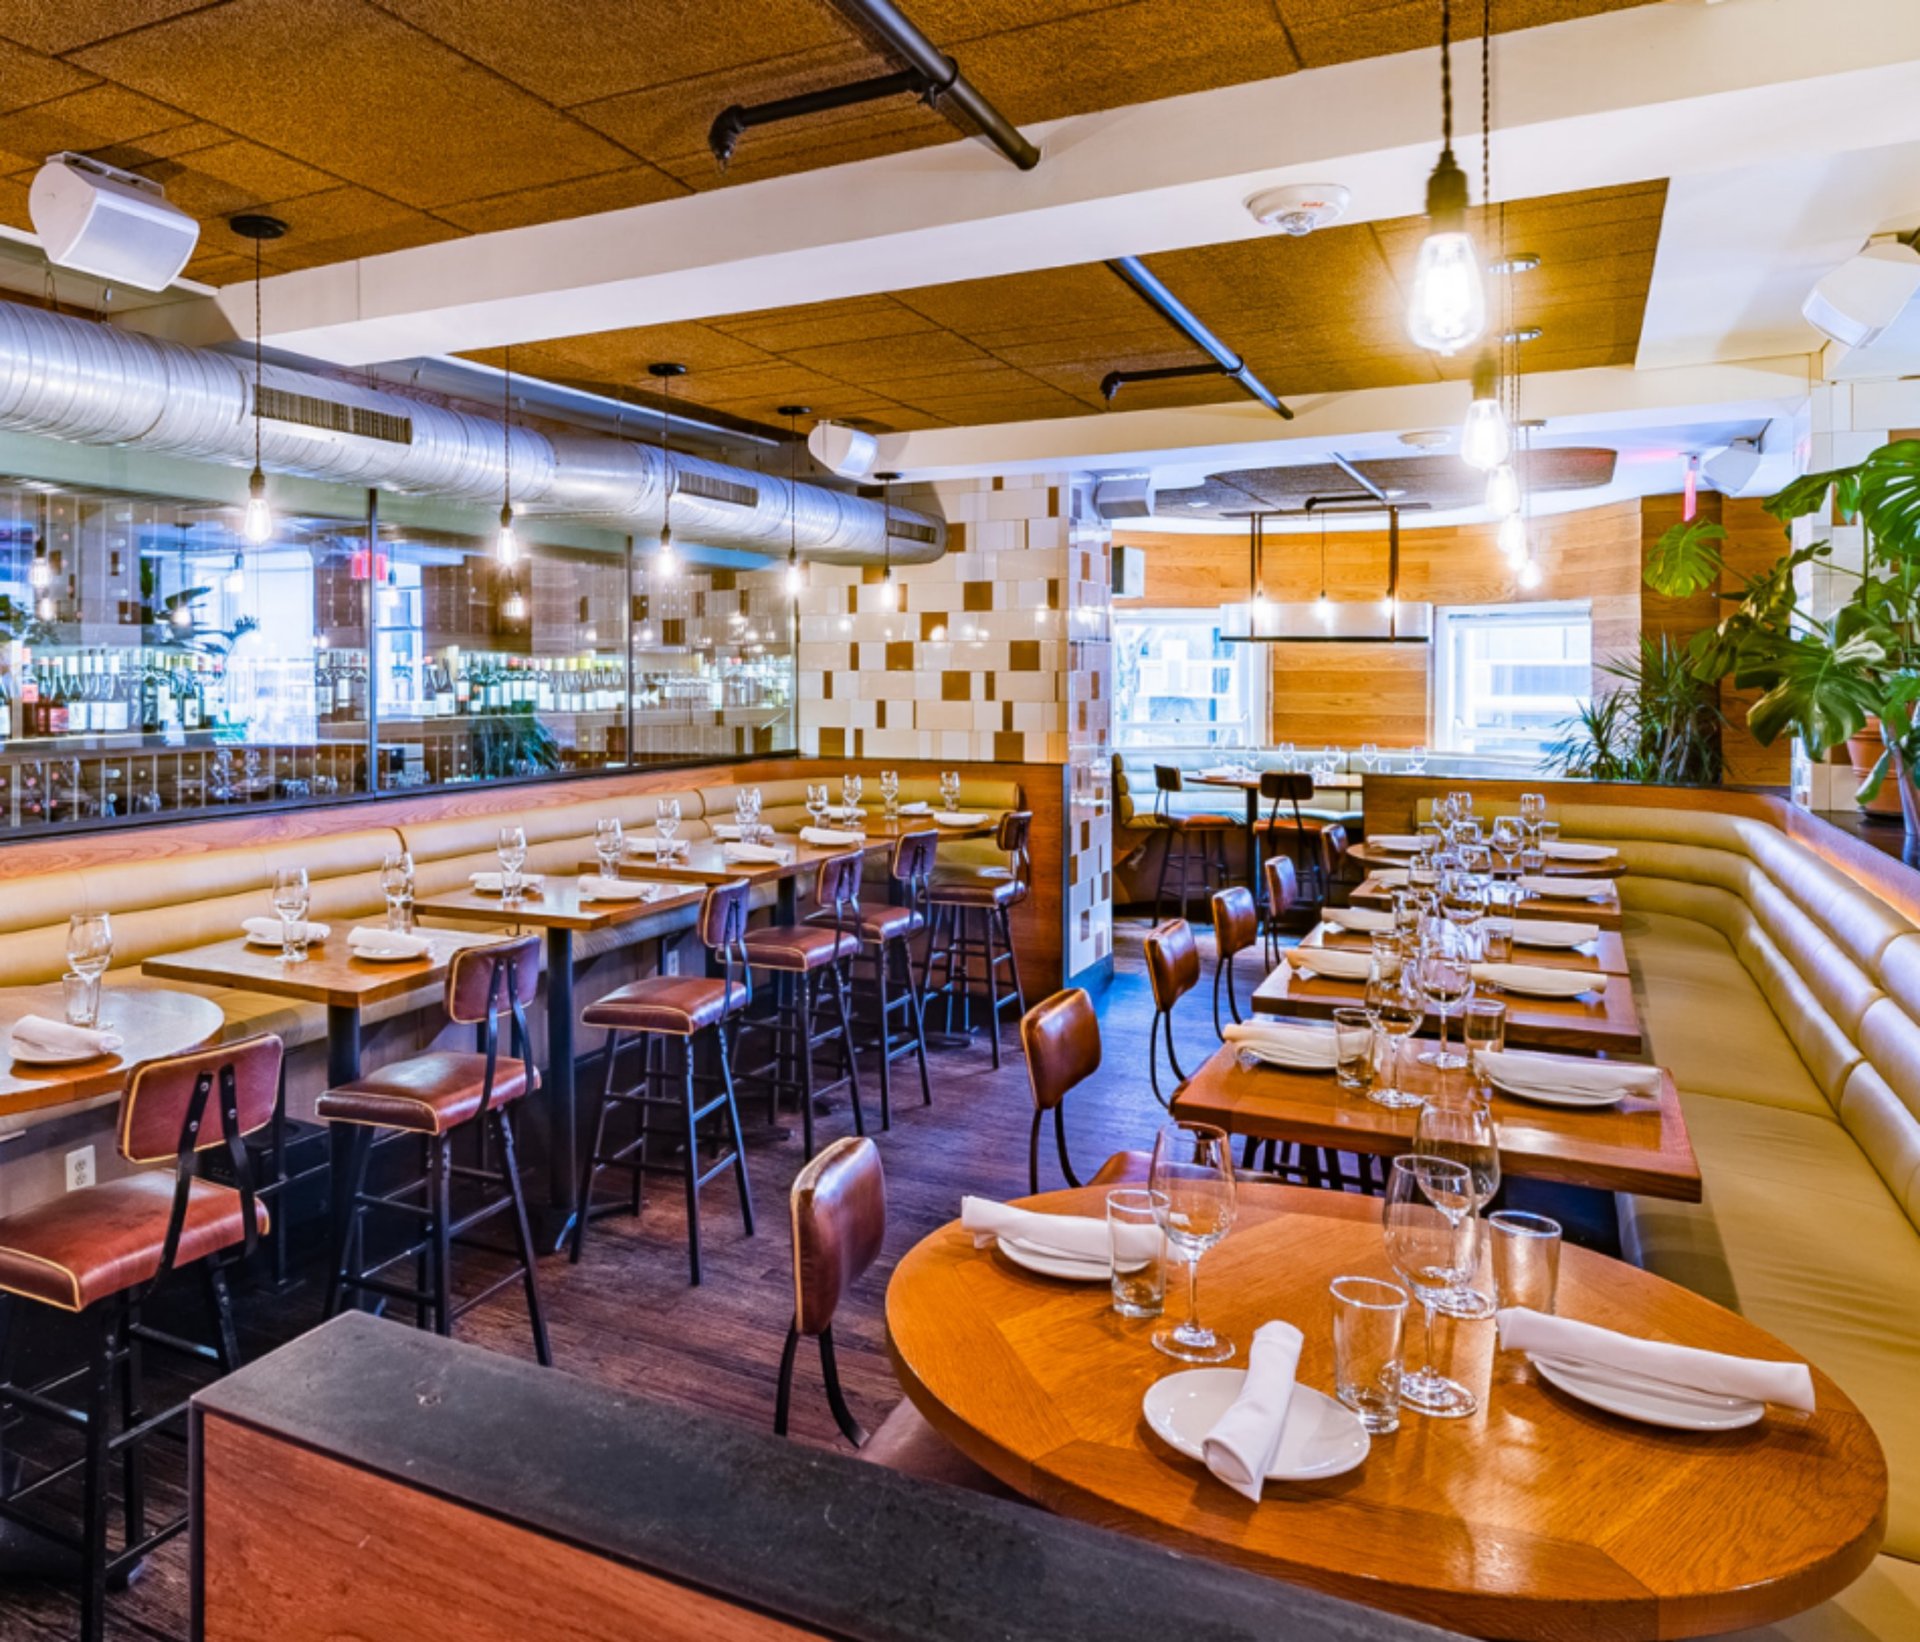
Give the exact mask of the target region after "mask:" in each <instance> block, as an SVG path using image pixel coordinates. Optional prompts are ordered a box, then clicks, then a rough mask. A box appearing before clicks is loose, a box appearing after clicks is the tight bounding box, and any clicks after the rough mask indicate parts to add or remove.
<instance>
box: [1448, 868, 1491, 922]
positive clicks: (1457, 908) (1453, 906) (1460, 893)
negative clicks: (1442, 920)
mask: <svg viewBox="0 0 1920 1642" xmlns="http://www.w3.org/2000/svg"><path fill="white" fill-rule="evenodd" d="M1440 910H1441V912H1442V913H1444V914H1445V915H1446V917H1447V918H1448V919H1449V920H1451V921H1452V922H1453V923H1456V924H1475V923H1478V922H1479V921H1480V920H1481V919H1482V918H1484V917H1486V915H1487V880H1486V876H1485V875H1484V874H1483V873H1480V872H1476V871H1475V870H1474V869H1473V866H1472V863H1471V856H1470V855H1469V859H1468V860H1467V861H1465V862H1463V863H1462V864H1461V865H1460V866H1457V867H1454V868H1452V869H1451V870H1450V871H1448V872H1446V873H1444V874H1443V875H1442V876H1441V879H1440Z"/></svg>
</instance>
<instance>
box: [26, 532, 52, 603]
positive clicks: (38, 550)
mask: <svg viewBox="0 0 1920 1642" xmlns="http://www.w3.org/2000/svg"><path fill="white" fill-rule="evenodd" d="M27 585H28V586H29V587H31V588H32V589H33V590H34V591H35V592H36V593H44V592H45V591H46V590H47V589H48V588H49V587H51V586H52V585H53V561H52V560H51V559H49V558H48V557H47V544H46V542H45V540H44V539H42V540H40V541H37V542H35V543H34V544H33V563H32V564H31V565H29V566H28V567H27Z"/></svg>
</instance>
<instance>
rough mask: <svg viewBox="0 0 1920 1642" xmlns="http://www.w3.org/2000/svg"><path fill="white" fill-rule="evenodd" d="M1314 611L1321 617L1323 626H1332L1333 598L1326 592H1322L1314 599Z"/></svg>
mask: <svg viewBox="0 0 1920 1642" xmlns="http://www.w3.org/2000/svg"><path fill="white" fill-rule="evenodd" d="M1313 613H1314V615H1315V616H1317V617H1318V618H1319V620H1320V625H1321V626H1322V627H1331V626H1332V625H1333V600H1332V599H1330V598H1328V597H1327V596H1326V594H1325V593H1322V594H1321V595H1320V597H1319V598H1317V599H1315V600H1314V601H1313Z"/></svg>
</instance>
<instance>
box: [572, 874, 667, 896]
mask: <svg viewBox="0 0 1920 1642" xmlns="http://www.w3.org/2000/svg"><path fill="white" fill-rule="evenodd" d="M579 888H580V899H581V900H583V901H644V900H646V898H647V897H648V895H650V894H651V893H652V890H653V886H652V885H651V884H637V883H635V882H634V881H633V880H632V879H631V878H602V877H601V876H600V875H599V874H597V873H587V874H584V875H583V876H582V877H581V879H580V886H579Z"/></svg>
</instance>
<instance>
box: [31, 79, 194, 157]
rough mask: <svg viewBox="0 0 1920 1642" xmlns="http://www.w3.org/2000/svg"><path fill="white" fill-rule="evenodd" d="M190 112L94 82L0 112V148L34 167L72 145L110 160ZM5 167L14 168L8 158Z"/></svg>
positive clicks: (178, 122)
mask: <svg viewBox="0 0 1920 1642" xmlns="http://www.w3.org/2000/svg"><path fill="white" fill-rule="evenodd" d="M188 119H189V117H188V116H187V115H185V114H182V113H181V112H180V111H179V110H178V109H175V108H169V107H168V106H167V105H166V104H165V103H158V102H155V101H154V100H153V99H152V98H150V97H142V96H139V95H137V94H136V93H134V92H131V91H127V90H125V89H123V88H122V87H120V86H117V85H94V86H90V87H88V88H87V89H86V90H85V91H76V92H72V93H70V94H69V95H67V96H64V97H55V98H53V99H52V100H51V101H49V102H44V103H36V104H34V105H33V106H32V107H31V108H20V109H15V110H14V111H13V112H12V113H11V114H0V152H4V153H6V154H9V155H14V156H17V157H18V158H19V160H20V161H21V162H22V163H24V164H27V165H31V166H34V167H38V166H39V164H40V162H41V161H43V160H45V159H46V158H47V157H48V156H49V155H51V154H59V153H63V152H65V151H67V150H72V151H74V152H76V153H84V154H94V155H97V156H99V157H101V158H103V159H108V160H109V163H112V164H119V163H121V162H120V161H119V160H117V159H114V158H113V157H112V156H113V155H115V154H116V153H117V152H119V151H120V149H121V148H122V147H124V146H125V145H127V144H130V143H132V142H134V140H135V139H137V138H140V137H145V136H147V135H149V134H150V133H152V132H156V131H164V130H166V129H167V128H168V127H170V126H178V125H185V124H187V123H188ZM7 169H8V170H9V171H12V170H16V169H18V167H17V166H15V165H14V164H12V163H11V162H9V163H8V165H7Z"/></svg>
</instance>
